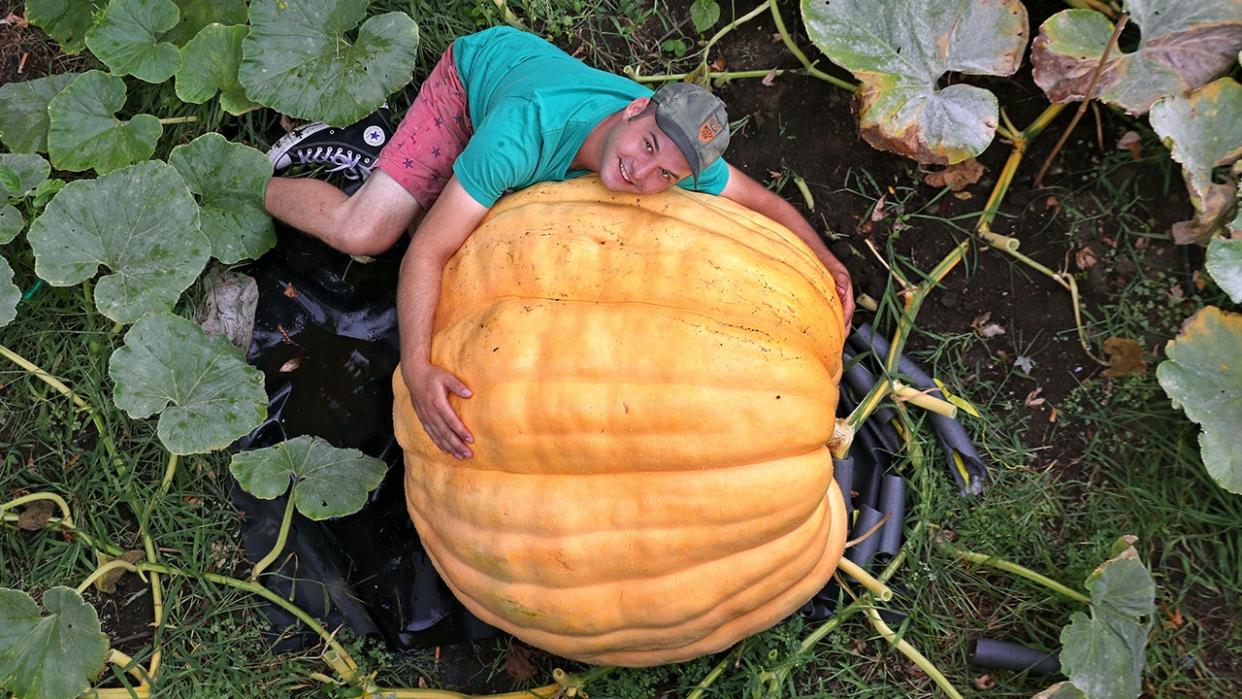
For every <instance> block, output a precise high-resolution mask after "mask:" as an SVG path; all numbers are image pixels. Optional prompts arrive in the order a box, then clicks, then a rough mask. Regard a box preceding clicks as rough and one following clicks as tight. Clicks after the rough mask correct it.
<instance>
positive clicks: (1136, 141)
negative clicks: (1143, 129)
mask: <svg viewBox="0 0 1242 699" xmlns="http://www.w3.org/2000/svg"><path fill="white" fill-rule="evenodd" d="M1117 150H1128V151H1130V157H1132V158H1134V159H1135V160H1139V159H1140V158H1142V157H1143V137H1142V136H1140V135H1139V133H1138V132H1137V131H1127V132H1125V133H1124V134H1122V136H1121V138H1119V139H1117Z"/></svg>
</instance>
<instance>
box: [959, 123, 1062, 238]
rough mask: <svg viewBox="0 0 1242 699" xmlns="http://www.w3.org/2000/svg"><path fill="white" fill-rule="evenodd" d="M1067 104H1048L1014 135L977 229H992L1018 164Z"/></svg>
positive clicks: (976, 226)
mask: <svg viewBox="0 0 1242 699" xmlns="http://www.w3.org/2000/svg"><path fill="white" fill-rule="evenodd" d="M1067 106H1068V105H1065V104H1050V105H1048V106H1047V107H1045V108H1044V111H1043V112H1041V113H1040V115H1039V116H1038V117H1035V121H1033V122H1031V125H1030V126H1028V127H1026V128H1025V129H1024V130H1022V131H1021V132H1019V133H1018V134H1016V135H1015V136H1014V137H1013V139H1012V140H1013V151H1012V152H1010V153H1009V159H1008V160H1006V161H1005V165H1004V167H1003V168H1002V169H1001V174H1000V175H999V176H997V178H996V186H994V187H993V188H992V194H991V195H990V196H989V197H988V202H987V204H986V205H985V206H984V207H983V215H982V216H981V217H980V218H979V222H978V223H977V224H976V225H975V230H976V231H979V232H980V233H982V232H984V231H989V230H990V228H989V226H991V225H992V220H993V219H994V218H996V212H997V211H999V210H1000V204H1001V201H1002V200H1003V199H1004V198H1005V193H1006V192H1008V191H1009V185H1010V184H1011V183H1012V182H1013V177H1014V175H1015V174H1016V173H1017V171H1018V165H1019V164H1020V163H1021V162H1022V156H1023V155H1025V154H1026V149H1027V148H1028V147H1030V145H1031V141H1033V140H1035V137H1036V136H1038V135H1039V134H1040V133H1041V132H1042V131H1043V130H1044V129H1046V128H1048V125H1049V124H1051V123H1052V122H1053V120H1055V119H1056V118H1057V117H1058V116H1060V115H1061V112H1062V111H1064V110H1065V108H1066V107H1067Z"/></svg>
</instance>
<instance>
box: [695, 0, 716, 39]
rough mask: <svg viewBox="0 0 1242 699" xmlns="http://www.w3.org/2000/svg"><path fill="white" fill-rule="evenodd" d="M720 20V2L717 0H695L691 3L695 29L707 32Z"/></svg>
mask: <svg viewBox="0 0 1242 699" xmlns="http://www.w3.org/2000/svg"><path fill="white" fill-rule="evenodd" d="M719 21H720V3H718V2H716V0H694V2H693V3H691V4H690V22H691V23H692V24H694V31H696V32H700V33H702V32H705V31H707V30H708V29H711V28H712V27H713V26H714V25H715V24H716V22H719Z"/></svg>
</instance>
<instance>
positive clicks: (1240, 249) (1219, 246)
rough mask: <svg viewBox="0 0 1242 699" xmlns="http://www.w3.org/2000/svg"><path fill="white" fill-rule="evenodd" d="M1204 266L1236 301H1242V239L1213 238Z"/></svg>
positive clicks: (1209, 244)
mask: <svg viewBox="0 0 1242 699" xmlns="http://www.w3.org/2000/svg"><path fill="white" fill-rule="evenodd" d="M1204 266H1205V267H1206V268H1207V271H1208V274H1211V275H1212V279H1215V280H1216V283H1217V285H1219V286H1220V288H1221V289H1224V291H1225V293H1226V294H1229V298H1231V299H1233V302H1234V303H1242V239H1238V238H1234V239H1226V238H1213V239H1212V242H1210V243H1208V249H1207V262H1206V264H1205V265H1204Z"/></svg>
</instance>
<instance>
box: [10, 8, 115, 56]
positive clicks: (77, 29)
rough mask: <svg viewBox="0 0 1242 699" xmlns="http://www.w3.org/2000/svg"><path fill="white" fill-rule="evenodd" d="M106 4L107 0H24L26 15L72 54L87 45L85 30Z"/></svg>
mask: <svg viewBox="0 0 1242 699" xmlns="http://www.w3.org/2000/svg"><path fill="white" fill-rule="evenodd" d="M106 4H107V1H106V0H26V19H28V20H30V22H31V24H33V25H35V26H36V27H39V28H40V29H42V30H43V31H45V32H47V33H48V36H50V37H52V38H53V39H55V40H56V43H57V44H58V45H59V46H60V50H61V51H63V52H64V53H67V54H70V55H72V54H75V53H78V52H79V51H81V50H82V49H84V48H86V30H88V29H90V28H91V22H92V21H93V18H94V15H95V13H96V12H98V11H99V10H100V9H101V8H103V6H104V5H106Z"/></svg>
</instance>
